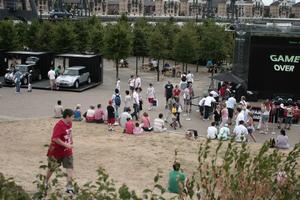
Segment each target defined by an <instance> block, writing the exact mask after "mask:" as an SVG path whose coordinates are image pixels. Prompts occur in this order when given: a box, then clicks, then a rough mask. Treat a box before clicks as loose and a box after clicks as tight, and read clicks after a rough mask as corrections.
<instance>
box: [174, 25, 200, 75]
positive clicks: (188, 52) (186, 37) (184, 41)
mask: <svg viewBox="0 0 300 200" xmlns="http://www.w3.org/2000/svg"><path fill="white" fill-rule="evenodd" d="M196 40H197V37H196V32H195V31H194V30H190V29H189V27H188V26H185V27H183V28H182V29H181V31H180V32H179V33H177V35H176V37H175V44H174V56H173V57H174V58H175V59H176V60H177V61H179V62H182V63H183V66H182V71H184V66H186V70H187V63H191V62H193V61H195V59H196V50H197V48H196V44H197V41H196Z"/></svg>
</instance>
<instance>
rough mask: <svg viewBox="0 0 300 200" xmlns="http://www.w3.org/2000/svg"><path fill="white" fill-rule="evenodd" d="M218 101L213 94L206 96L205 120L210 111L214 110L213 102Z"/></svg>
mask: <svg viewBox="0 0 300 200" xmlns="http://www.w3.org/2000/svg"><path fill="white" fill-rule="evenodd" d="M214 102H216V100H215V98H213V96H212V94H209V96H208V97H206V98H205V102H204V120H208V118H209V115H210V113H211V112H212V103H214Z"/></svg>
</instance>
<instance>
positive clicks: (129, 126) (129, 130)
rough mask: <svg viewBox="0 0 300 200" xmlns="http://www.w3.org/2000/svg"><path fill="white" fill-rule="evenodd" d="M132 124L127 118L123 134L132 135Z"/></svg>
mask: <svg viewBox="0 0 300 200" xmlns="http://www.w3.org/2000/svg"><path fill="white" fill-rule="evenodd" d="M134 127H135V126H134V123H133V121H132V120H131V119H130V118H127V122H126V123H125V129H124V133H126V134H133V129H134Z"/></svg>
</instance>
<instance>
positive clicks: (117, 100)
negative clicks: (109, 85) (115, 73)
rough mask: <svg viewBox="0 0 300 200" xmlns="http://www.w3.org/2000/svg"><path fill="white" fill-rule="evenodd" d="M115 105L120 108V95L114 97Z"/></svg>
mask: <svg viewBox="0 0 300 200" xmlns="http://www.w3.org/2000/svg"><path fill="white" fill-rule="evenodd" d="M115 104H116V105H117V106H120V105H121V97H120V95H118V94H117V95H116V97H115Z"/></svg>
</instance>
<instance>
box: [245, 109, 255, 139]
mask: <svg viewBox="0 0 300 200" xmlns="http://www.w3.org/2000/svg"><path fill="white" fill-rule="evenodd" d="M246 123H247V130H248V134H249V135H250V137H251V138H252V139H253V141H254V142H256V139H255V137H254V135H253V134H254V131H255V128H254V120H253V113H252V112H249V113H248V121H247V122H246Z"/></svg>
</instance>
